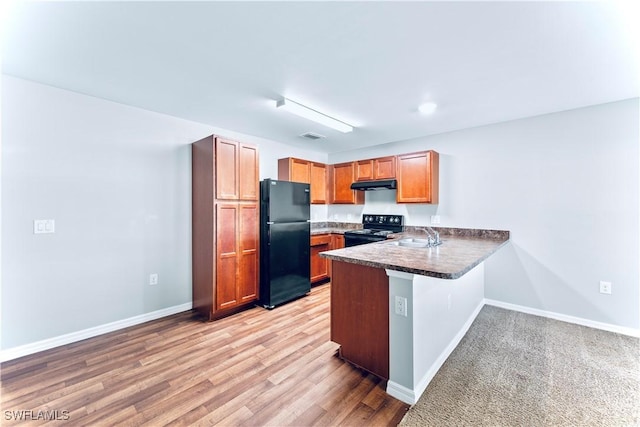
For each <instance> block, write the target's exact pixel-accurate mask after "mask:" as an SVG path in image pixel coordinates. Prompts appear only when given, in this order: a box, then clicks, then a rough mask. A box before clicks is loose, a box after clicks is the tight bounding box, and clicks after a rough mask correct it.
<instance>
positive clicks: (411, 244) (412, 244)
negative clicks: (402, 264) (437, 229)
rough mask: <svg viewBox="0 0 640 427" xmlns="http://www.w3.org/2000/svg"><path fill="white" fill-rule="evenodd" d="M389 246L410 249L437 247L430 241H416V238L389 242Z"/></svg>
mask: <svg viewBox="0 0 640 427" xmlns="http://www.w3.org/2000/svg"><path fill="white" fill-rule="evenodd" d="M389 244H390V245H395V246H404V247H408V248H429V247H431V246H436V245H434V244H433V242H432V241H430V240H429V239H416V238H407V239H400V240H396V241H393V242H389Z"/></svg>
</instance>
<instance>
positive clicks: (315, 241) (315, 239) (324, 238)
mask: <svg viewBox="0 0 640 427" xmlns="http://www.w3.org/2000/svg"><path fill="white" fill-rule="evenodd" d="M330 243H331V235H330V234H318V235H317V236H311V246H319V245H328V244H330Z"/></svg>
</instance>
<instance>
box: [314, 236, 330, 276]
mask: <svg viewBox="0 0 640 427" xmlns="http://www.w3.org/2000/svg"><path fill="white" fill-rule="evenodd" d="M328 250H331V235H329V234H320V235H317V236H311V255H310V258H311V259H310V262H311V274H310V276H311V283H314V282H317V281H320V280H323V279H326V278H327V277H329V263H328V260H327V259H326V258H322V257H321V256H320V252H324V251H328Z"/></svg>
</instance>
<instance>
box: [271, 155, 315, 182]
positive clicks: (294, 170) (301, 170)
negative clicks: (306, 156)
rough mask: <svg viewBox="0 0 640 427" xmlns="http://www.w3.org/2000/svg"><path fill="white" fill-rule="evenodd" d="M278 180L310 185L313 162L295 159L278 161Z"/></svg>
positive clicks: (289, 158) (288, 158)
mask: <svg viewBox="0 0 640 427" xmlns="http://www.w3.org/2000/svg"><path fill="white" fill-rule="evenodd" d="M278 179H280V180H282V181H293V182H304V183H305V184H310V183H311V162H309V161H308V160H302V159H296V158H294V157H285V158H284V159H278Z"/></svg>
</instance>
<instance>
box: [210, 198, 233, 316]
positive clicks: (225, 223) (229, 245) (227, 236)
mask: <svg viewBox="0 0 640 427" xmlns="http://www.w3.org/2000/svg"><path fill="white" fill-rule="evenodd" d="M237 218H238V204H237V203H219V204H218V205H217V206H216V291H215V292H216V309H218V310H219V309H223V308H229V307H233V306H235V305H237V303H238V298H237V288H238V287H237V272H238V221H237Z"/></svg>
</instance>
